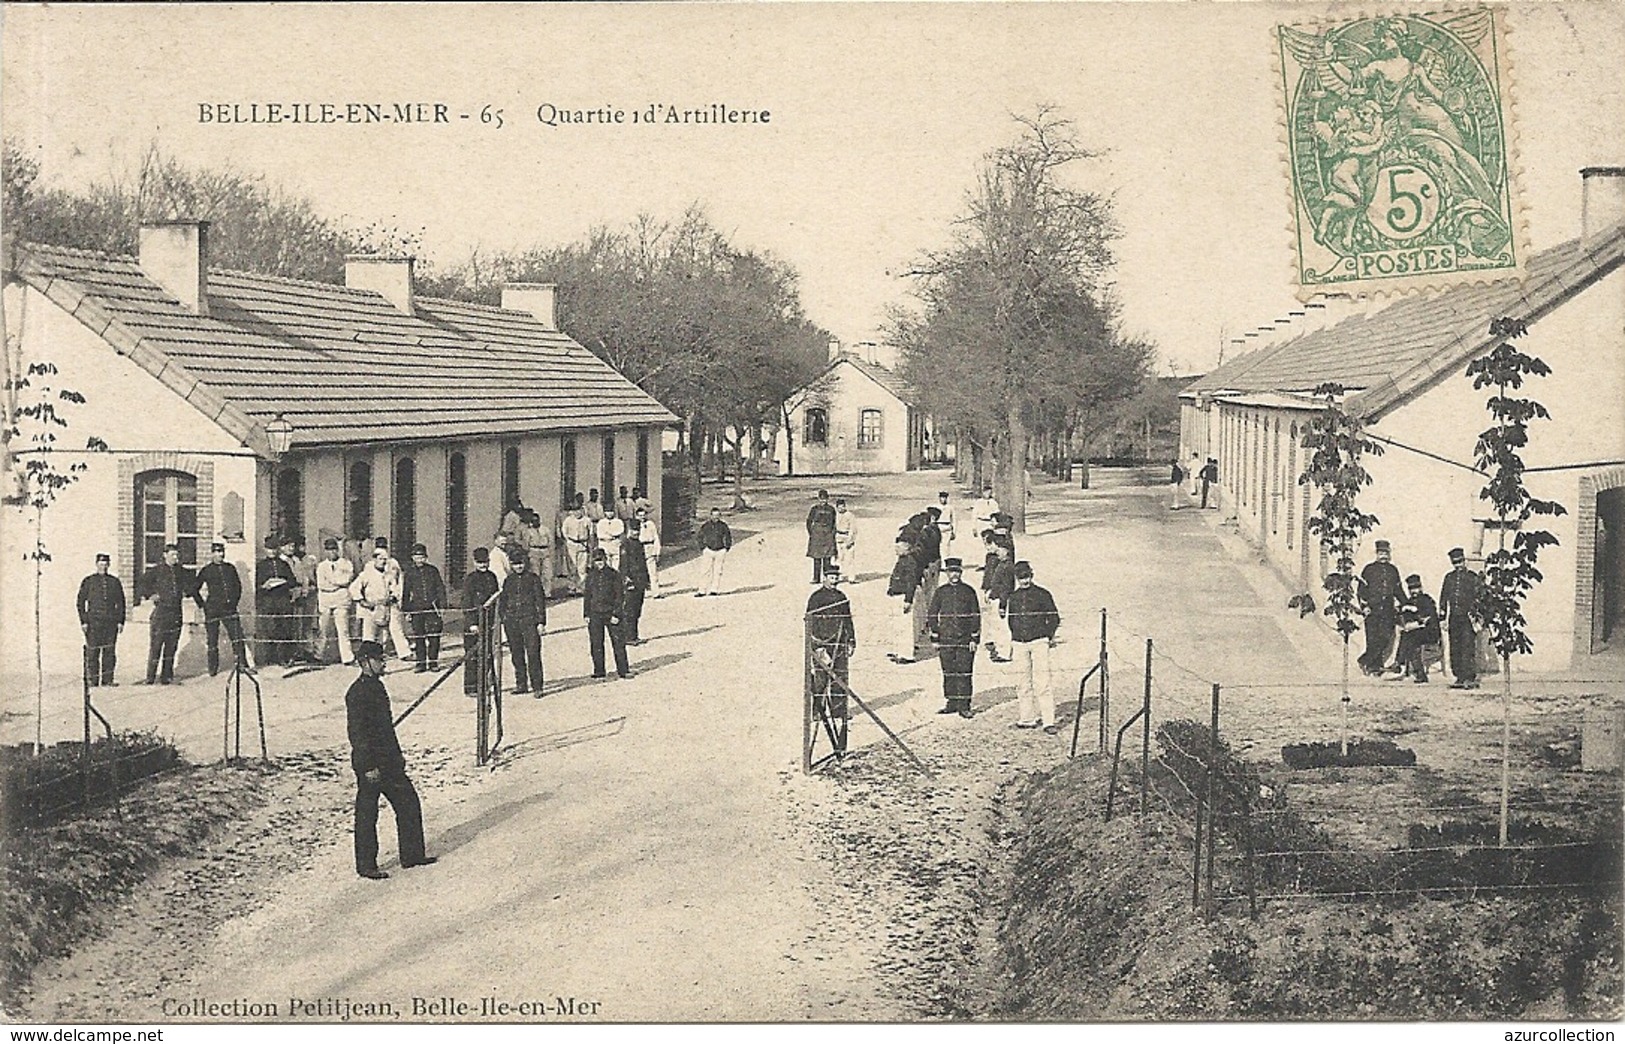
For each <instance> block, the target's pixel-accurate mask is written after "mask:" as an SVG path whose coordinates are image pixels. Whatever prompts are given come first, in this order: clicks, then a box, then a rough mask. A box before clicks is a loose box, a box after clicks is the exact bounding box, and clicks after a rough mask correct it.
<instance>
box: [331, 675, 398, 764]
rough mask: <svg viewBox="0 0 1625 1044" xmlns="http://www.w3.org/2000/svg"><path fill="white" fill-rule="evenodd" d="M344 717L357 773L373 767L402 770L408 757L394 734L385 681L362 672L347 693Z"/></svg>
mask: <svg viewBox="0 0 1625 1044" xmlns="http://www.w3.org/2000/svg"><path fill="white" fill-rule="evenodd" d="M344 717H345V722H346V725H347V727H348V729H349V733H350V767H351V768H353V769H355V774H356V775H358V776H359V775H362V774H364V773H366V772H368V771H369V770H371V769H378V770H379V771H381V772H386V773H387V772H402V771H405V769H406V759H405V758H404V757H402V756H401V741H400V740H399V739H397V738H396V736H395V721H394V716H393V715H392V714H390V712H389V693H388V691H386V690H385V689H384V683H383V682H381V681H379V680H378V679H377V678H371V677H368V676H367V675H365V674H363V675H362V676H361V677H359V678H357V679H356V680H355V681H353V682H351V683H350V688H349V691H348V692H346V693H345V694H344Z"/></svg>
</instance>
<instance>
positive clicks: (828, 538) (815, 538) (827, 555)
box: [807, 489, 835, 584]
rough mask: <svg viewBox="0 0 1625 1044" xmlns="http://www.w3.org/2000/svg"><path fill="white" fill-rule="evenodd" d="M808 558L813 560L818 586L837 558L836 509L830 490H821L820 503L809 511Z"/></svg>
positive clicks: (814, 581) (814, 574) (813, 576)
mask: <svg viewBox="0 0 1625 1044" xmlns="http://www.w3.org/2000/svg"><path fill="white" fill-rule="evenodd" d="M807 557H808V558H810V559H812V563H813V565H812V582H813V583H815V584H816V583H818V582H819V581H820V580H822V579H823V576H824V567H825V566H827V565H829V564H830V559H832V558H834V557H835V508H834V507H833V506H832V505H831V504H830V502H829V491H828V490H824V489H821V490H819V491H818V502H817V503H815V504H814V505H813V506H812V507H811V508H809V509H808V510H807Z"/></svg>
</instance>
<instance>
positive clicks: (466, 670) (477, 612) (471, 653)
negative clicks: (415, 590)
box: [462, 547, 498, 696]
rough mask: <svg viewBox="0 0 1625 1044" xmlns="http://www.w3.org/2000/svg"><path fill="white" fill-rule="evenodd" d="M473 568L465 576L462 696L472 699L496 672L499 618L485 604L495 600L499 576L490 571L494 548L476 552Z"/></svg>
mask: <svg viewBox="0 0 1625 1044" xmlns="http://www.w3.org/2000/svg"><path fill="white" fill-rule="evenodd" d="M473 558H474V568H473V569H472V570H470V571H469V574H468V575H467V576H465V577H463V595H462V603H463V605H462V608H463V695H465V696H473V695H475V694H476V693H478V692H479V691H480V685H481V683H482V682H484V681H485V679H486V678H487V677H488V676H489V675H490V673H491V672H492V670H494V663H493V661H492V657H493V656H495V655H496V653H495V650H496V635H494V634H492V633H491V631H492V626H491V624H492V622H493V621H494V620H495V619H496V617H495V615H494V614H493V612H492V610H490V609H487V608H486V603H487V602H489V601H490V600H491V599H492V598H493V597H495V595H496V593H497V590H498V585H497V575H496V574H495V573H493V572H491V568H490V566H491V549H490V548H486V547H476V548H475V549H474V554H473Z"/></svg>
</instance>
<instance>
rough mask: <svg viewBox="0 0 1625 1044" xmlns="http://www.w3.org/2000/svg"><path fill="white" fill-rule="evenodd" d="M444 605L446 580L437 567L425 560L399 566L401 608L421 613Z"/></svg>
mask: <svg viewBox="0 0 1625 1044" xmlns="http://www.w3.org/2000/svg"><path fill="white" fill-rule="evenodd" d="M486 597H490V596H489V595H487V596H486ZM445 607H446V582H445V581H444V580H442V579H441V578H440V570H439V569H437V568H435V567H434V566H432V565H430V564H429V563H427V562H425V563H423V565H421V566H416V565H407V566H402V567H401V609H402V610H403V611H404V612H408V613H421V612H424V611H425V610H429V609H444V608H445Z"/></svg>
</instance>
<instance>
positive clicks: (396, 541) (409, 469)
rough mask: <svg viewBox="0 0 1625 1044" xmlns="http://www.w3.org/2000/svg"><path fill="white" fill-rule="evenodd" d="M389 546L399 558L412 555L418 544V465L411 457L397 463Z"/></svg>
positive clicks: (390, 517) (403, 458)
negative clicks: (413, 548) (415, 545)
mask: <svg viewBox="0 0 1625 1044" xmlns="http://www.w3.org/2000/svg"><path fill="white" fill-rule="evenodd" d="M389 522H390V526H389V546H390V547H393V548H395V554H396V555H397V556H401V557H403V558H404V557H405V556H406V555H409V554H411V553H412V545H413V544H415V543H417V542H418V484H417V464H416V463H415V462H413V460H412V458H411V457H402V458H401V459H399V460H397V461H396V462H395V510H394V511H392V512H391V513H390V516H389Z"/></svg>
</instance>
